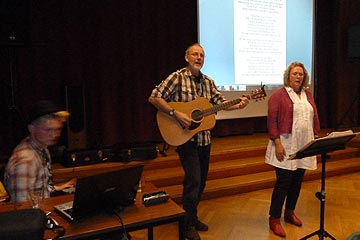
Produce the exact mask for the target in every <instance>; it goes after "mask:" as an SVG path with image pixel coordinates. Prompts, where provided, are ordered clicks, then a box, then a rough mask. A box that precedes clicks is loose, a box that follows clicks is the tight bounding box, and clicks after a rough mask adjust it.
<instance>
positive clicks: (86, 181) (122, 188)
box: [72, 165, 143, 218]
mask: <svg viewBox="0 0 360 240" xmlns="http://www.w3.org/2000/svg"><path fill="white" fill-rule="evenodd" d="M142 171H143V165H139V166H134V167H130V168H125V169H120V170H116V171H112V172H106V173H101V174H97V175H93V176H88V177H83V178H79V179H78V180H77V184H76V190H75V196H74V202H73V213H72V215H73V216H75V217H76V218H79V217H83V216H85V215H88V214H91V213H93V212H95V211H99V210H110V211H112V210H114V209H121V208H124V207H127V206H129V205H131V204H133V203H134V201H135V198H136V194H137V191H138V187H139V182H140V179H141V174H142Z"/></svg>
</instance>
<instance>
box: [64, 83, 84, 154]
mask: <svg viewBox="0 0 360 240" xmlns="http://www.w3.org/2000/svg"><path fill="white" fill-rule="evenodd" d="M65 96H66V109H67V110H68V111H69V112H70V117H69V120H68V123H67V130H68V131H67V134H68V149H69V150H75V149H85V148H86V123H85V96H84V89H83V87H82V86H66V87H65Z"/></svg>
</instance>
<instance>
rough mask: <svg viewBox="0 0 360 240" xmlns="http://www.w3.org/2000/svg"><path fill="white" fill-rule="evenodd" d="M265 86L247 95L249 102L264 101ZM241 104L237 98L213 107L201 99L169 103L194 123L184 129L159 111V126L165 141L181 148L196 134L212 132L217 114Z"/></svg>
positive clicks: (173, 119)
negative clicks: (205, 131) (206, 131)
mask: <svg viewBox="0 0 360 240" xmlns="http://www.w3.org/2000/svg"><path fill="white" fill-rule="evenodd" d="M264 87H265V85H263V86H261V88H260V89H255V90H253V91H252V92H251V94H249V95H245V97H247V98H248V99H249V100H251V99H255V100H259V99H263V98H265V97H266V93H265V90H264ZM240 102H241V99H239V98H237V99H234V100H232V101H228V102H226V103H221V104H218V105H214V106H213V105H212V104H211V103H210V102H209V100H208V99H206V98H204V97H199V98H197V99H195V100H193V101H191V102H169V105H170V106H171V107H172V108H174V109H175V111H176V110H177V111H180V112H183V113H186V114H187V115H188V116H189V117H190V118H191V119H192V123H191V126H190V127H189V128H184V127H183V126H181V124H180V123H179V122H178V121H177V120H176V119H175V118H174V117H172V116H170V115H168V114H167V113H164V112H162V111H158V112H157V115H156V120H157V124H158V127H159V130H160V133H161V136H162V137H163V139H164V141H165V142H166V143H168V144H169V145H172V146H179V145H181V144H184V143H185V142H187V141H188V140H190V139H191V138H192V137H193V136H194V135H195V134H197V133H198V132H201V131H204V130H210V129H212V128H213V127H214V126H215V123H216V119H215V113H216V112H218V111H221V110H224V109H227V108H229V107H231V106H233V105H236V104H238V103H240Z"/></svg>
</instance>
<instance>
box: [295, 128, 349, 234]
mask: <svg viewBox="0 0 360 240" xmlns="http://www.w3.org/2000/svg"><path fill="white" fill-rule="evenodd" d="M355 136H356V134H355V133H353V132H352V131H346V132H337V133H336V132H335V133H331V134H329V135H328V136H326V137H323V138H318V139H315V140H312V141H311V142H309V143H308V144H306V145H305V146H304V147H303V148H301V149H300V150H299V151H298V152H296V153H295V154H292V155H290V156H289V159H290V160H294V159H301V158H304V157H310V156H313V155H317V154H321V164H322V169H321V191H320V192H317V193H316V194H315V196H316V197H317V198H318V199H319V201H320V228H319V230H317V231H315V232H313V233H310V234H309V235H307V236H305V237H303V238H301V239H300V240H305V239H308V238H310V237H312V236H315V235H318V236H319V239H321V240H323V239H324V237H329V238H331V239H333V240H336V239H335V238H334V237H333V236H331V235H330V234H329V233H328V232H327V231H325V229H324V216H325V163H326V159H327V158H329V156H327V153H328V152H331V151H335V150H341V149H345V144H346V143H347V142H348V141H350V140H351V139H352V138H353V137H355Z"/></svg>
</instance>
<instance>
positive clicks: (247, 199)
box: [131, 172, 360, 240]
mask: <svg viewBox="0 0 360 240" xmlns="http://www.w3.org/2000/svg"><path fill="white" fill-rule="evenodd" d="M325 183H326V185H325V190H326V201H325V219H324V221H325V228H324V229H325V231H327V232H328V233H329V234H331V235H332V236H333V237H335V238H336V239H338V240H339V239H341V240H342V239H346V238H347V237H349V236H350V235H351V234H352V233H354V232H357V231H360V221H359V219H360V194H359V193H360V172H359V173H353V174H347V175H341V176H335V177H329V178H326V181H325ZM320 188H321V182H320V180H314V181H308V182H304V184H303V188H302V191H301V195H300V198H299V202H298V206H297V209H296V213H297V215H298V217H299V218H300V219H302V221H303V222H304V225H303V226H302V227H296V226H293V225H290V224H288V223H284V222H282V223H283V227H284V228H285V230H286V232H287V237H286V239H290V240H293V239H294V240H295V239H300V238H302V237H305V236H307V235H308V234H310V233H313V232H315V231H317V230H319V229H320V201H319V200H318V199H317V198H316V197H315V193H316V192H318V191H319V190H320ZM271 192H272V189H264V190H259V191H254V192H250V193H245V194H239V195H234V196H229V197H223V198H216V199H211V200H206V201H202V202H201V203H200V206H199V217H200V218H201V219H202V220H203V221H204V222H206V223H207V224H208V225H209V231H208V232H200V236H201V239H207V240H215V239H216V240H219V239H221V240H222V239H226V240H239V239H245V240H248V239H250V240H252V239H256V240H276V239H282V238H280V237H277V236H275V235H274V234H273V233H272V232H271V231H270V230H269V227H268V209H269V204H270V197H271ZM131 236H132V239H134V240H137V239H147V238H146V231H137V232H133V233H131ZM154 239H157V240H172V239H174V240H175V239H178V236H177V225H176V224H169V225H165V226H162V227H156V228H155V229H154ZM309 239H320V238H319V237H318V236H317V235H315V236H314V237H312V238H309ZM324 239H330V238H324Z"/></svg>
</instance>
